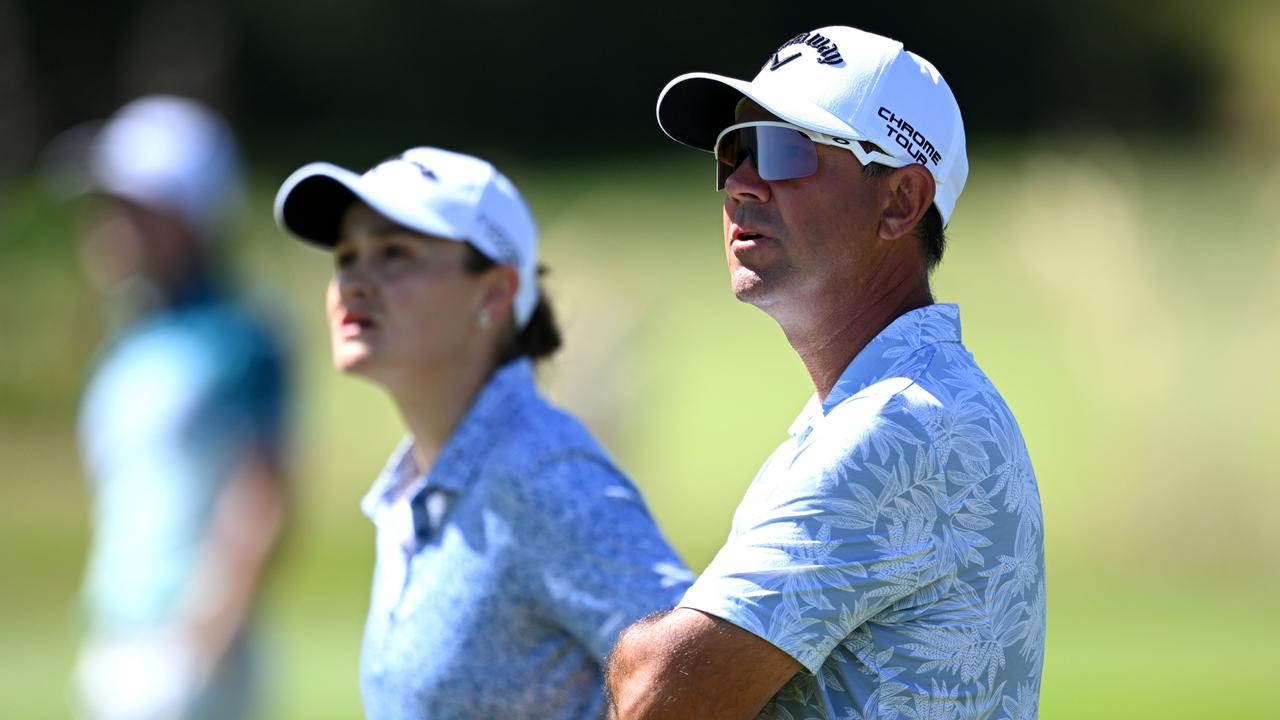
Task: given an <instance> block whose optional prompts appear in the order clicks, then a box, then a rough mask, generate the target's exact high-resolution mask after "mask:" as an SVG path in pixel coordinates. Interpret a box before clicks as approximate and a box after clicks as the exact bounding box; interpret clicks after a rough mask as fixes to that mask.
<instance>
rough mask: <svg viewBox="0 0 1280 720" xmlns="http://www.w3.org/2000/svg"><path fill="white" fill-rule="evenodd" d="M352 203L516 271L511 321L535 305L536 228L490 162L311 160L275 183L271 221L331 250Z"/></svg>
mask: <svg viewBox="0 0 1280 720" xmlns="http://www.w3.org/2000/svg"><path fill="white" fill-rule="evenodd" d="M356 199H359V200H361V201H363V202H365V203H367V204H368V205H369V207H371V208H373V209H374V210H376V211H378V212H379V213H381V214H382V215H383V216H385V217H387V218H389V219H391V220H394V221H395V222H397V223H399V224H400V225H403V226H404V227H406V228H409V229H410V230H414V231H417V232H420V233H423V234H425V235H431V236H434V237H440V238H446V239H449V240H457V241H460V242H468V243H471V244H472V245H473V246H475V248H476V249H477V250H479V251H480V252H481V253H483V254H484V255H485V256H486V257H488V258H489V259H490V260H493V261H494V262H496V263H499V264H502V265H510V266H512V267H514V268H515V269H516V271H517V272H519V274H520V286H519V287H518V288H517V289H516V297H515V307H514V312H515V317H516V323H517V324H518V325H519V326H520V327H524V325H525V324H526V323H527V322H528V321H529V317H530V316H531V315H532V314H533V309H534V307H535V306H536V305H537V304H538V282H537V281H538V231H537V228H536V227H535V226H534V222H533V215H532V214H531V213H530V212H529V208H528V206H527V205H525V202H524V199H523V198H521V197H520V193H519V192H518V191H517V190H516V187H515V185H513V184H512V183H511V181H510V180H508V179H507V176H505V175H503V174H502V173H500V172H498V170H497V168H495V167H494V166H493V165H491V164H489V163H488V162H485V161H484V160H481V159H479V158H475V157H472V156H470V155H463V154H461V153H455V152H450V151H448V150H441V149H439V148H432V147H416V148H412V149H410V150H406V151H405V152H404V153H401V154H400V155H398V156H396V157H393V158H390V159H388V160H386V161H383V162H381V163H379V164H377V165H375V166H374V167H373V168H372V169H370V170H369V171H368V172H366V173H364V174H363V175H358V174H356V173H354V172H352V171H350V170H346V169H344V168H340V167H338V166H336V165H331V164H329V163H311V164H310V165H305V166H303V167H302V168H300V169H298V170H297V171H296V172H295V173H293V174H292V175H290V176H289V178H288V179H287V180H285V181H284V184H283V185H281V186H280V191H279V192H278V193H276V202H275V216H276V223H277V224H278V225H279V226H280V227H281V228H283V229H284V230H286V231H288V232H290V233H293V234H294V235H296V236H298V237H299V238H301V239H303V240H306V241H308V242H311V243H314V244H316V245H321V246H324V247H326V248H329V247H332V246H333V245H334V243H336V242H337V240H338V228H339V225H340V223H341V220H342V214H343V213H344V212H346V209H347V207H348V206H349V205H350V204H351V202H352V201H353V200H356Z"/></svg>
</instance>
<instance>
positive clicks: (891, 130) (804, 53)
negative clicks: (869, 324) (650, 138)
mask: <svg viewBox="0 0 1280 720" xmlns="http://www.w3.org/2000/svg"><path fill="white" fill-rule="evenodd" d="M744 96H745V97H748V98H751V99H752V100H754V101H755V102H756V104H758V105H760V106H761V107H762V108H764V109H765V110H768V111H769V112H771V113H773V114H774V115H776V116H778V117H779V118H781V119H782V120H785V121H787V122H789V123H792V124H794V125H799V126H800V127H804V128H809V129H810V130H817V131H819V132H823V133H827V134H829V135H837V136H840V137H845V138H850V139H854V140H866V141H869V142H871V143H874V144H875V145H878V146H879V147H880V148H882V149H883V150H884V151H885V152H887V153H889V154H891V155H893V156H895V157H899V158H902V159H903V160H907V161H911V162H919V163H921V164H923V165H924V166H925V167H926V168H928V169H929V171H930V172H931V173H932V174H933V177H934V181H935V182H936V184H937V192H936V193H935V195H934V204H935V205H936V206H937V207H938V212H939V213H940V214H941V215H942V221H943V223H944V224H945V223H947V222H948V221H949V220H950V219H951V213H952V211H953V210H954V209H955V205H956V200H957V199H958V198H959V197H960V191H961V190H963V189H964V183H965V180H966V178H967V177H968V175H969V160H968V157H967V156H966V154H965V140H964V123H963V122H962V121H961V119H960V107H959V105H957V104H956V99H955V96H954V95H952V94H951V88H950V87H948V86H947V83H946V81H945V80H943V79H942V75H941V74H940V73H939V72H938V70H937V68H935V67H934V66H933V65H931V64H930V63H929V61H928V60H925V59H924V58H922V57H920V56H919V55H916V54H915V53H912V52H909V51H907V50H904V49H903V47H902V43H900V42H898V41H897V40H891V39H889V38H886V37H882V36H880V35H874V34H872V33H869V32H865V31H862V30H858V29H856V28H851V27H840V26H833V27H824V28H819V29H817V30H814V31H812V32H806V33H801V34H799V35H797V36H795V37H793V38H791V39H790V40H788V41H787V42H786V43H784V44H783V45H782V47H780V48H778V50H777V52H775V53H773V54H772V55H771V56H769V58H768V59H767V60H766V61H765V63H764V66H763V67H762V68H760V72H759V73H758V74H757V75H756V76H755V79H753V80H752V81H751V82H747V81H745V80H738V79H735V78H729V77H724V76H721V75H712V74H709V73H688V74H686V75H681V76H680V77H678V78H676V79H675V80H672V81H671V82H670V83H668V84H667V86H666V87H665V88H663V90H662V94H661V95H659V96H658V125H659V126H660V127H661V128H662V130H663V132H665V133H666V134H667V135H668V136H670V137H671V138H672V139H673V140H676V141H677V142H680V143H683V144H685V145H689V146H691V147H694V148H697V149H699V150H706V151H708V152H710V151H711V150H713V149H714V146H715V141H716V137H717V136H718V135H719V134H720V131H721V130H724V129H725V128H727V127H729V126H730V125H732V124H734V122H735V119H734V110H735V108H736V106H737V104H738V101H739V100H741V99H742V98H743V97H744Z"/></svg>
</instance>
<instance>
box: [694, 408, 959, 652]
mask: <svg viewBox="0 0 1280 720" xmlns="http://www.w3.org/2000/svg"><path fill="white" fill-rule="evenodd" d="M902 420H905V422H899V421H902ZM832 445H834V446H835V447H834V448H832V447H831V446H832ZM784 447H786V446H784ZM779 454H781V453H776V454H775V457H774V458H771V460H770V461H769V463H768V464H766V466H765V468H763V469H762V470H761V473H760V475H759V476H758V477H757V480H756V482H755V483H753V484H752V487H751V488H750V490H749V491H748V493H747V495H746V497H744V499H743V503H742V505H740V506H739V509H738V513H737V515H736V516H735V520H734V530H733V533H732V535H731V536H730V538H729V540H728V541H727V542H726V544H725V545H724V547H723V548H721V550H720V552H719V553H718V554H717V555H716V557H715V559H714V560H712V562H711V564H710V565H709V566H708V567H707V569H706V571H705V572H704V573H703V574H702V575H701V576H700V577H699V578H698V580H697V582H696V583H694V585H693V587H692V588H690V590H689V591H688V593H686V594H685V596H684V598H683V599H682V600H681V601H680V606H681V607H689V608H694V609H696V610H701V611H702V612H706V613H709V614H711V615H714V616H716V617H719V618H721V619H724V620H727V621H729V622H731V623H733V624H735V625H737V626H739V627H741V628H743V629H745V630H747V631H749V632H752V633H754V634H755V635H757V636H759V637H761V638H763V639H765V640H767V641H769V642H770V643H772V644H773V645H775V646H777V647H778V648H779V649H781V650H782V651H784V652H786V653H787V654H788V655H790V656H792V657H793V658H795V659H796V661H797V662H799V663H800V664H801V665H803V666H804V667H805V668H807V669H808V670H809V671H810V672H813V673H817V672H818V670H819V668H820V667H821V666H822V664H823V662H824V661H825V660H826V658H827V656H828V655H829V654H830V653H831V651H832V650H833V649H835V647H836V646H837V645H838V644H839V643H840V642H842V641H843V640H844V639H845V638H846V637H847V636H848V635H849V634H850V633H851V632H852V631H853V630H854V629H856V628H857V627H858V626H859V625H861V624H863V623H865V622H867V621H868V620H869V619H871V618H872V617H874V616H875V615H876V614H877V613H878V612H880V611H881V610H883V609H884V608H886V607H889V606H890V605H892V604H893V603H895V602H897V601H899V600H901V599H903V598H904V597H907V596H908V595H910V594H912V593H916V592H917V591H919V590H920V589H921V588H923V587H925V586H926V585H928V584H929V583H932V582H934V581H935V580H936V579H937V578H938V577H939V576H940V572H939V568H938V564H939V560H938V553H937V552H936V542H935V539H934V536H933V530H934V527H935V524H936V522H937V520H938V517H939V512H940V510H939V508H940V507H945V492H944V491H943V486H942V478H941V476H940V474H939V473H938V472H936V463H935V462H934V461H933V458H935V457H936V455H935V453H934V452H933V449H932V447H931V446H930V444H929V443H928V442H927V439H926V436H925V433H924V432H923V429H922V428H920V427H919V425H918V424H916V423H914V422H912V421H910V419H909V418H902V417H893V416H888V417H885V416H881V417H880V418H879V419H878V421H877V422H876V423H875V424H874V426H873V429H871V430H870V432H867V433H865V434H862V435H860V436H858V437H856V438H854V439H850V440H847V441H845V442H843V443H841V442H833V441H825V442H823V441H819V442H815V443H812V444H810V445H808V446H807V447H806V448H803V449H802V450H801V451H800V452H799V453H796V454H795V455H794V457H793V456H792V454H791V453H786V455H787V457H785V458H783V457H779Z"/></svg>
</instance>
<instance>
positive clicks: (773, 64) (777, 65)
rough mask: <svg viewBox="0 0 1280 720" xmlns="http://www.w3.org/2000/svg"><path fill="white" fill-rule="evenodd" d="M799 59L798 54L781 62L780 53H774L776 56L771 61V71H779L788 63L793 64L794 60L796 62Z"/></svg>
mask: <svg viewBox="0 0 1280 720" xmlns="http://www.w3.org/2000/svg"><path fill="white" fill-rule="evenodd" d="M798 57H800V53H796V54H795V55H792V56H791V57H789V58H787V59H786V60H779V59H778V53H774V54H773V60H771V61H770V62H769V69H770V70H777V69H778V68H780V67H782V66H783V65H786V64H787V63H789V62H791V61H792V60H795V59H796V58H798Z"/></svg>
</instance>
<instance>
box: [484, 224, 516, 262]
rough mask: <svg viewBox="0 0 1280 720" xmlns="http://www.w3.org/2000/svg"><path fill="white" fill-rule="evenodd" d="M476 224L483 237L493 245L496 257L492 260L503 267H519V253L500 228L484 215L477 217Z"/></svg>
mask: <svg viewBox="0 0 1280 720" xmlns="http://www.w3.org/2000/svg"><path fill="white" fill-rule="evenodd" d="M476 222H477V223H478V224H479V225H480V229H481V231H482V232H483V233H484V234H485V236H487V237H488V238H489V241H490V242H492V243H493V245H494V249H495V250H497V251H498V257H496V258H494V259H495V260H497V261H499V262H501V263H503V264H505V265H513V266H515V267H519V266H520V253H519V252H518V251H517V250H516V244H515V243H514V242H512V240H511V238H510V237H509V236H508V235H507V233H506V231H505V230H504V229H503V228H502V226H501V225H499V224H498V223H496V222H494V221H493V220H492V219H491V218H489V217H487V216H485V215H480V216H479V217H477V218H476Z"/></svg>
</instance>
